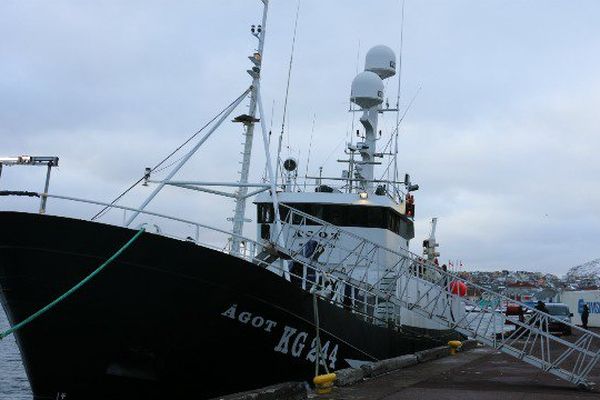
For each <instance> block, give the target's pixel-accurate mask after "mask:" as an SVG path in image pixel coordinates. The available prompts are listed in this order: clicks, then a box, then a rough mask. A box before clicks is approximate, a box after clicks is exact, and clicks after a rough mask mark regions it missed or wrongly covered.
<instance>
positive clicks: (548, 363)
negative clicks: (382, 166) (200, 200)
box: [273, 205, 600, 386]
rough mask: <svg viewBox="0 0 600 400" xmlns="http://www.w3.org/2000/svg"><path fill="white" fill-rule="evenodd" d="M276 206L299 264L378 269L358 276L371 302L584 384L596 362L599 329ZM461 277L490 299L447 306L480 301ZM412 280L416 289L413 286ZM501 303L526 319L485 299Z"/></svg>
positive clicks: (287, 245)
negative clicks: (566, 334)
mask: <svg viewBox="0 0 600 400" xmlns="http://www.w3.org/2000/svg"><path fill="white" fill-rule="evenodd" d="M281 207H282V208H283V209H285V210H286V211H284V212H283V213H281V217H282V221H283V222H284V228H283V229H282V232H280V233H279V235H281V239H282V240H283V247H285V248H287V249H292V250H291V252H290V255H291V256H292V257H293V258H294V259H299V260H301V259H303V260H305V262H306V263H307V264H316V263H322V264H323V267H322V269H323V270H325V271H327V272H328V273H329V274H331V275H334V276H335V274H336V273H343V274H348V275H352V273H353V271H356V270H358V269H359V267H360V268H361V269H362V270H364V271H369V270H370V271H379V273H380V274H379V277H378V278H377V279H376V280H375V281H370V282H369V281H368V279H367V277H366V276H365V278H364V279H360V280H361V281H363V282H364V283H365V284H366V283H369V284H370V289H369V290H370V292H371V293H373V294H375V295H376V296H377V298H378V299H382V300H385V301H382V302H381V303H379V304H384V305H385V302H388V303H391V304H393V305H395V306H397V307H401V308H404V309H406V310H410V311H412V312H414V313H415V314H418V315H420V316H421V317H423V318H425V319H429V320H431V321H434V322H436V323H438V324H440V325H441V326H445V327H447V328H449V329H454V330H456V331H458V332H460V333H462V334H464V335H466V336H470V337H473V338H475V339H477V340H478V341H480V342H481V343H484V344H486V345H489V346H491V347H493V348H495V349H497V350H499V351H502V352H504V353H505V354H508V355H511V356H513V357H516V358H518V359H520V360H523V361H525V362H527V363H529V364H530V365H532V366H535V367H537V368H540V369H542V370H544V371H547V372H550V373H552V374H554V375H555V376H558V377H560V378H562V379H565V380H567V381H569V382H571V383H573V384H576V385H581V386H588V385H589V382H588V381H587V377H588V375H589V373H590V371H591V370H592V369H593V368H594V367H596V365H597V363H598V361H600V335H598V334H596V333H594V332H591V331H589V330H585V329H582V328H581V327H579V326H576V325H575V324H572V323H570V322H568V321H564V320H562V319H560V318H558V317H556V316H553V315H550V314H547V313H545V312H542V311H540V310H537V309H533V308H531V307H530V306H528V305H526V304H524V303H521V302H518V301H514V300H512V299H510V298H508V297H506V296H503V295H501V294H499V293H495V292H493V291H491V290H489V289H486V288H484V287H482V286H480V285H477V284H475V283H473V282H469V281H467V280H466V279H464V278H461V277H459V276H458V275H456V274H454V273H452V272H449V271H445V270H443V269H442V268H440V267H439V266H437V265H434V264H431V263H427V262H425V261H424V260H422V259H421V258H420V257H419V256H417V255H415V254H413V253H410V252H408V251H396V250H392V249H389V248H385V247H383V246H381V245H378V244H376V243H374V242H372V241H370V240H368V239H366V238H363V237H360V236H358V235H356V234H353V233H352V232H348V231H346V230H344V229H343V228H340V227H337V226H335V225H332V224H330V223H327V222H326V221H323V220H320V219H318V218H315V217H313V216H311V215H309V214H306V213H304V212H301V211H298V210H295V209H293V208H291V207H288V206H286V205H281ZM275 239H276V240H273V242H274V243H278V241H277V239H279V238H275ZM300 241H301V242H300ZM310 241H314V242H317V243H318V245H319V246H321V248H323V249H324V250H323V252H322V253H321V255H319V256H316V259H315V260H311V257H313V258H315V253H314V252H312V254H306V248H307V245H306V243H308V242H310ZM311 247H312V246H311ZM307 256H308V257H307ZM390 260H392V262H390ZM371 276H373V275H371ZM423 278H426V279H423ZM461 283H462V284H464V285H466V286H471V287H474V288H476V289H478V290H479V291H480V292H481V293H482V294H483V295H484V296H485V297H486V299H488V300H489V304H490V306H489V307H487V308H483V309H479V311H478V312H468V313H466V312H465V313H457V312H456V311H455V310H452V304H453V302H459V301H462V302H464V304H465V305H468V306H471V307H473V309H476V308H475V307H479V306H480V305H479V304H478V303H477V302H476V301H472V300H469V299H466V298H461V297H460V291H461V288H460V286H461ZM365 287H366V286H365ZM415 287H418V290H416V291H414V290H413V289H414V288H415ZM415 293H416V294H415ZM505 302H512V303H517V304H519V305H520V306H521V307H523V308H524V309H530V310H531V313H532V317H531V319H530V320H529V321H528V322H522V321H513V320H509V319H508V317H507V316H506V314H504V313H502V312H500V311H499V310H497V309H495V308H493V307H492V306H491V305H492V304H502V303H505ZM507 323H509V324H513V325H514V326H515V329H514V330H512V331H510V332H508V333H504V332H499V331H498V327H503V326H504V325H506V324H507ZM557 328H558V329H565V330H566V329H569V330H570V331H571V332H572V333H573V334H574V335H573V337H574V338H575V341H574V342H571V341H568V340H566V339H565V338H563V337H558V336H555V335H553V331H554V330H555V329H557Z"/></svg>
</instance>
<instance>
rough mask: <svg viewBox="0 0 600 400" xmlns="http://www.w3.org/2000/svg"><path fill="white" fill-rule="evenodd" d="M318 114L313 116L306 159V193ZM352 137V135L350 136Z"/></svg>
mask: <svg viewBox="0 0 600 400" xmlns="http://www.w3.org/2000/svg"><path fill="white" fill-rule="evenodd" d="M316 119H317V114H313V121H312V129H311V130H310V141H309V143H308V157H307V158H306V171H305V172H304V191H306V177H307V176H308V164H310V152H311V150H312V139H313V133H315V121H316ZM350 136H352V135H350Z"/></svg>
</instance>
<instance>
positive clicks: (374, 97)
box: [350, 71, 383, 108]
mask: <svg viewBox="0 0 600 400" xmlns="http://www.w3.org/2000/svg"><path fill="white" fill-rule="evenodd" d="M350 101H352V102H353V103H355V104H357V105H358V106H359V107H362V108H371V107H374V106H377V105H379V104H381V103H382V102H383V81H382V80H381V78H380V77H379V75H377V74H376V73H374V72H371V71H363V72H361V73H360V74H358V75H356V77H355V78H354V80H353V81H352V90H351V91H350Z"/></svg>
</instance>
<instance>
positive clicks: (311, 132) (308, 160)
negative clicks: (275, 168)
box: [304, 114, 317, 191]
mask: <svg viewBox="0 0 600 400" xmlns="http://www.w3.org/2000/svg"><path fill="white" fill-rule="evenodd" d="M316 119H317V114H313V121H312V129H311V130H310V140H309V142H308V157H307V159H306V171H305V172H304V191H306V177H307V176H308V165H309V164H310V152H311V150H312V140H313V134H314V133H315V121H316Z"/></svg>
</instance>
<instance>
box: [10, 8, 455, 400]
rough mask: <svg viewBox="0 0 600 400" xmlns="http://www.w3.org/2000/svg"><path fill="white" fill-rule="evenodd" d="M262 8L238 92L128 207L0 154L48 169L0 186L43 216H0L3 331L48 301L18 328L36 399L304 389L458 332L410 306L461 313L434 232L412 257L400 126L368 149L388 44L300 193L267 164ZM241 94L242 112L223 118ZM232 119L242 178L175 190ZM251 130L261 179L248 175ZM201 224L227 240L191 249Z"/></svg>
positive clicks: (294, 179)
mask: <svg viewBox="0 0 600 400" xmlns="http://www.w3.org/2000/svg"><path fill="white" fill-rule="evenodd" d="M261 3H262V5H263V14H262V21H261V23H260V24H259V25H253V26H252V28H251V34H252V35H253V36H255V37H256V38H257V40H258V47H257V50H256V51H255V52H254V53H253V54H251V55H250V56H249V60H250V63H251V64H250V68H249V69H248V71H247V72H248V74H249V75H250V77H251V85H250V86H249V87H248V88H247V89H245V90H244V91H243V92H242V93H241V94H240V96H239V97H237V98H236V99H235V100H234V101H233V102H231V103H230V104H229V105H227V106H226V107H225V108H224V109H223V110H222V112H220V113H219V114H218V115H217V116H216V117H215V118H214V119H213V122H212V124H209V125H207V126H206V127H205V128H203V129H202V130H201V131H199V132H197V133H196V135H194V137H192V138H191V139H190V141H189V146H191V148H190V149H189V150H188V151H187V152H186V153H184V154H183V156H182V157H181V158H180V159H179V160H178V161H177V162H175V163H173V164H172V165H171V166H170V169H169V172H168V174H167V175H166V177H165V178H164V179H161V180H155V179H153V172H154V171H155V170H156V167H154V168H148V169H147V170H146V172H145V174H144V176H143V177H142V178H141V179H140V180H138V182H137V184H140V185H149V186H151V187H152V192H151V194H150V195H149V196H148V197H147V198H146V200H145V201H144V202H143V203H142V204H141V205H140V206H139V207H130V206H125V205H122V204H119V203H118V202H117V201H113V202H103V201H97V200H90V199H82V198H74V197H68V196H62V195H59V194H53V193H50V192H49V177H50V174H49V173H50V170H51V168H52V167H53V166H56V165H57V164H58V158H55V157H17V158H13V159H3V163H4V165H9V164H18V165H45V166H47V167H48V175H47V179H46V185H45V190H44V192H40V193H38V192H24V191H6V190H5V191H2V192H0V194H1V195H3V196H34V197H39V198H40V202H41V204H40V210H39V212H38V213H27V212H12V211H4V210H3V211H0V224H1V225H2V226H3V227H10V230H9V231H7V232H5V234H3V235H2V236H1V237H0V299H1V301H2V305H3V307H4V309H5V311H6V313H7V315H8V317H9V320H10V321H11V323H12V324H13V325H15V324H17V323H19V322H21V321H24V320H26V319H27V318H28V317H30V316H31V315H32V314H34V313H35V312H37V311H38V310H40V309H43V307H45V306H47V305H48V304H49V303H51V302H53V301H54V300H55V299H59V300H60V301H57V302H55V303H54V305H53V307H52V308H51V309H48V310H47V312H45V313H43V314H41V315H39V316H37V317H36V318H35V319H33V320H31V321H30V322H29V323H28V324H27V325H24V326H22V327H20V328H19V329H18V330H16V331H15V336H16V338H17V342H18V345H19V348H20V351H21V355H22V358H23V362H24V365H25V369H26V372H27V375H28V378H29V381H30V383H31V387H32V390H33V394H34V398H35V399H128V400H131V399H137V398H139V399H159V398H160V399H162V398H167V397H168V398H171V399H184V398H185V399H188V398H191V396H194V398H210V397H212V396H216V395H220V394H223V393H231V392H235V391H242V390H247V389H252V388H256V387H261V386H265V385H268V384H272V383H276V382H282V381H287V380H307V381H309V380H310V379H312V377H314V376H315V374H319V373H322V372H326V371H333V370H337V369H342V368H347V367H357V366H360V365H361V364H363V363H367V362H372V361H376V360H380V359H385V358H389V357H393V356H398V355H402V354H406V353H412V352H415V351H418V350H423V349H427V348H431V347H434V346H438V345H440V344H445V343H447V342H448V340H451V339H454V338H458V337H460V335H459V333H457V332H456V331H455V330H453V329H450V328H449V327H448V326H447V325H444V324H440V323H439V322H436V321H435V320H432V319H431V318H426V317H424V316H423V315H422V314H419V313H416V312H415V310H412V309H411V308H410V307H407V306H406V304H408V302H410V301H413V302H419V301H423V300H424V299H425V300H427V299H430V300H429V304H433V306H432V307H433V308H432V309H431V310H432V313H433V314H435V315H437V316H442V317H443V318H445V319H448V320H454V319H457V318H460V317H461V316H462V315H464V306H463V303H462V301H461V300H460V298H457V297H456V296H450V295H448V294H447V293H446V290H447V286H448V281H447V280H445V279H446V278H445V277H444V276H442V275H441V274H440V272H439V271H437V270H436V269H435V268H432V267H430V265H431V262H433V260H434V259H435V257H436V256H437V253H436V251H437V250H436V247H437V243H436V241H435V225H434V227H433V229H432V234H431V237H429V238H428V239H427V240H426V241H425V242H424V254H423V255H422V256H421V255H419V256H417V255H415V254H412V253H410V252H409V242H410V240H412V239H413V238H414V215H415V197H414V194H413V193H414V192H415V191H416V190H417V189H418V185H415V184H414V183H413V182H411V179H410V176H409V175H408V174H404V176H403V178H402V179H398V177H399V173H398V170H397V164H396V157H397V155H398V151H397V140H398V135H397V129H398V120H397V124H396V130H395V131H393V132H387V134H389V135H388V136H389V140H388V143H387V145H385V146H382V148H379V149H378V142H379V140H380V138H381V137H382V132H381V130H380V129H379V128H378V119H379V116H380V115H381V114H382V113H386V112H392V113H396V114H397V115H399V114H398V112H399V104H396V107H395V108H390V107H389V105H388V104H386V103H387V102H386V101H385V94H384V83H383V82H384V80H385V79H389V78H391V77H393V76H394V75H395V74H396V55H395V54H394V51H392V50H391V49H390V48H389V47H387V46H375V47H373V48H371V49H370V50H369V51H368V52H367V54H366V57H365V66H364V71H362V72H360V73H359V74H358V75H357V76H356V77H355V78H354V80H353V81H352V84H351V96H350V101H351V104H352V107H351V108H350V112H352V113H356V115H358V116H359V121H360V126H361V128H360V129H358V130H357V137H358V139H357V141H356V142H353V143H348V144H347V146H346V149H345V151H344V157H343V159H341V160H340V162H342V163H343V165H344V168H343V170H342V171H341V173H340V174H339V175H336V176H323V174H322V172H320V173H319V174H318V175H317V176H305V177H304V180H305V182H300V178H299V176H298V175H299V174H298V170H299V161H298V160H297V159H294V158H287V159H281V158H280V157H279V153H278V155H277V157H276V158H275V159H274V161H273V162H272V161H271V160H273V158H272V157H271V154H270V150H269V143H268V133H267V128H266V117H265V114H264V112H263V105H262V99H261V91H260V81H261V66H262V61H263V49H264V40H265V34H266V26H267V12H268V1H267V0H262V2H261ZM248 100H249V108H248V111H247V113H243V114H234V112H235V110H236V109H237V108H238V106H239V105H241V104H242V103H244V102H245V101H248ZM227 119H232V121H233V122H234V123H238V124H240V125H241V126H242V127H243V130H244V137H245V143H244V152H243V157H242V161H241V166H242V168H241V173H240V177H239V179H238V180H237V181H235V182H211V181H206V180H204V181H202V180H193V181H192V180H186V181H183V180H176V174H177V173H178V171H179V170H180V169H181V168H182V167H183V166H184V165H185V164H186V163H187V162H188V161H189V160H190V159H191V158H192V157H193V156H194V155H196V154H197V153H198V151H199V150H201V148H202V146H203V144H204V143H205V142H206V140H208V139H209V138H210V136H211V135H212V134H213V133H214V132H215V131H216V130H217V129H218V127H219V126H220V125H221V124H222V123H224V122H225V121H226V120H227ZM257 127H260V131H259V132H258V134H259V135H260V136H261V138H260V140H262V143H263V147H264V151H265V155H266V165H265V171H266V176H265V179H260V177H258V178H256V179H255V180H254V182H253V181H251V180H250V176H249V175H250V174H249V171H250V169H249V165H250V158H251V154H252V142H253V136H254V135H255V128H257ZM172 155H173V154H171V156H172ZM382 163H384V164H382ZM273 164H274V165H273ZM378 165H382V167H381V170H380V171H379V175H381V177H380V178H379V177H378V175H377V174H378V170H377V169H376V167H377V166H378ZM385 165H387V168H388V169H387V170H386V171H383V167H385ZM390 168H391V171H392V172H391V173H389V171H390ZM200 178H201V177H199V179H200ZM166 186H169V187H177V188H180V189H186V190H188V191H189V193H190V196H193V195H194V193H195V192H197V191H199V192H202V193H211V194H214V195H216V196H224V197H226V198H230V199H233V200H234V201H235V204H236V207H235V212H234V215H233V217H232V218H231V221H232V228H231V230H224V229H220V228H216V227H212V226H209V225H207V224H205V223H203V222H201V221H195V220H191V219H185V218H181V217H175V216H171V215H167V214H163V213H157V212H153V211H150V210H149V209H148V206H149V205H150V203H151V202H152V200H153V199H154V198H155V197H156V196H157V195H159V193H160V192H161V190H162V189H163V188H164V187H166ZM231 188H233V189H235V190H234V191H228V190H231ZM48 201H50V202H54V201H74V202H79V203H86V204H92V205H97V206H99V207H101V208H102V210H101V212H99V213H98V214H96V216H94V218H91V219H89V220H86V219H76V218H70V217H67V216H60V215H52V214H51V213H49V212H48V211H47V202H48ZM247 204H250V205H251V207H254V208H255V213H254V215H255V221H256V237H255V238H251V237H246V236H244V235H243V226H244V223H245V222H246V208H247ZM207 207H209V206H208V205H207V206H205V208H207ZM108 210H121V211H124V212H126V213H127V218H126V219H125V220H124V222H123V224H121V225H116V224H109V223H105V222H102V215H103V214H104V213H105V212H106V211H108ZM150 217H151V218H152V219H153V220H156V219H164V220H165V221H171V222H173V221H174V222H178V223H181V224H186V225H188V226H189V225H191V226H193V227H194V228H195V230H196V235H195V237H194V236H193V235H192V236H188V237H183V238H174V237H172V236H171V235H169V234H168V233H167V232H166V231H163V229H162V228H161V227H160V226H157V225H156V224H149V223H147V220H148V219H149V218H150ZM200 231H202V232H211V233H213V234H214V235H215V236H219V237H222V238H226V240H225V242H226V243H227V246H225V247H220V248H215V247H214V246H209V245H207V244H205V243H202V241H201V240H200V235H199V232H200ZM140 232H141V233H140ZM108 263H110V264H108ZM100 265H102V269H101V271H100V270H99V271H96V272H94V271H95V270H96V268H98V266H100ZM399 271H404V272H406V271H408V273H409V275H410V279H409V280H407V278H406V276H405V275H402V274H399ZM90 274H93V275H90ZM91 277H93V279H91ZM73 288H76V290H75V291H72V292H69V291H70V290H72V289H73ZM65 293H69V296H65ZM398 298H400V299H405V300H406V301H407V302H406V303H399V302H398V301H396V300H395V299H398ZM411 299H412V300H411ZM434 301H435V303H433V302H434ZM433 314H432V315H433Z"/></svg>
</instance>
